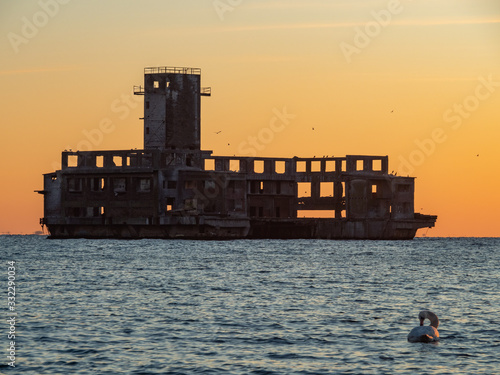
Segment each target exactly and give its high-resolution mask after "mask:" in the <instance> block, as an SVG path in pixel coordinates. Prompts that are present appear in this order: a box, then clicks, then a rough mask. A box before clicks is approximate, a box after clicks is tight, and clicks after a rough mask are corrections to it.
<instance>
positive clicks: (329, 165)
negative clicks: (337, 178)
mask: <svg viewBox="0 0 500 375" xmlns="http://www.w3.org/2000/svg"><path fill="white" fill-rule="evenodd" d="M325 172H335V160H327V161H326V166H325Z"/></svg>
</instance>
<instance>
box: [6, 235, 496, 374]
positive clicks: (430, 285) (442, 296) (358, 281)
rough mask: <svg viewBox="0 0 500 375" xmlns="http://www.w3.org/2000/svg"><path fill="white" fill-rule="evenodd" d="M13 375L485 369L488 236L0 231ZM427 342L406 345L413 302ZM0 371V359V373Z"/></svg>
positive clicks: (491, 258)
mask: <svg viewBox="0 0 500 375" xmlns="http://www.w3.org/2000/svg"><path fill="white" fill-rule="evenodd" d="M0 245H1V246H2V248H5V249H7V257H8V259H12V260H15V261H16V262H17V263H16V264H17V275H16V276H17V278H18V280H17V281H18V283H19V284H18V285H19V294H18V296H16V297H17V299H16V303H18V305H16V306H17V308H18V313H19V316H20V319H19V326H18V331H19V332H18V336H19V339H18V347H17V350H18V353H17V360H16V361H17V365H18V368H19V369H20V371H22V373H23V374H28V375H30V374H66V373H71V374H93V373H99V374H117V373H128V374H236V375H238V374H336V373H343V374H360V373H370V374H394V373H398V374H404V373H406V374H412V373H416V372H422V369H425V372H426V373H428V374H447V373H449V374H451V373H453V374H457V373H459V374H460V373H462V374H471V373H474V374H492V373H495V371H497V369H498V367H500V363H499V362H500V360H499V359H498V358H497V357H498V349H499V347H500V340H499V339H498V337H500V323H499V322H500V312H499V309H498V307H499V306H500V297H499V294H498V288H499V286H500V285H499V281H498V280H500V278H499V276H500V274H499V273H500V271H499V270H498V264H500V246H499V245H500V240H498V239H431V238H428V239H416V240H415V241H378V242H373V241H321V240H311V241H249V240H242V241H212V242H202V241H161V240H141V241H95V240H74V241H73V240H71V241H69V240H68V241H61V240H51V241H49V240H45V239H44V238H42V237H38V236H0ZM424 308H428V309H432V310H434V311H435V312H436V313H438V315H439V317H440V321H441V324H440V327H439V329H440V334H441V340H440V342H439V343H436V344H432V345H429V344H410V343H408V342H407V341H406V335H407V334H408V332H409V330H410V329H411V328H413V327H414V326H415V325H418V319H417V314H418V311H419V310H420V309H424ZM4 370H5V371H8V370H7V367H6V366H5V364H4V363H1V364H0V371H4Z"/></svg>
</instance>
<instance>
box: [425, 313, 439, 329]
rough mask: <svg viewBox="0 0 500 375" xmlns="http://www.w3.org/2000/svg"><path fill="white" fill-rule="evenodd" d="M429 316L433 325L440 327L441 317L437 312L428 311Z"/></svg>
mask: <svg viewBox="0 0 500 375" xmlns="http://www.w3.org/2000/svg"><path fill="white" fill-rule="evenodd" d="M427 318H429V320H430V321H431V326H432V327H434V328H436V329H437V327H439V319H438V317H437V315H436V314H434V313H431V312H428V313H427Z"/></svg>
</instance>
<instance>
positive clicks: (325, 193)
mask: <svg viewBox="0 0 500 375" xmlns="http://www.w3.org/2000/svg"><path fill="white" fill-rule="evenodd" d="M319 194H320V197H333V182H321V184H320V192H319Z"/></svg>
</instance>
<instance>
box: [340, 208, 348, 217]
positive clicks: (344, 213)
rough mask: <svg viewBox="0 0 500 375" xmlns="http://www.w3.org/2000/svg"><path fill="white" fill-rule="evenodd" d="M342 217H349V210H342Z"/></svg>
mask: <svg viewBox="0 0 500 375" xmlns="http://www.w3.org/2000/svg"><path fill="white" fill-rule="evenodd" d="M340 217H341V218H342V219H345V218H346V217H347V211H346V210H342V211H341V213H340Z"/></svg>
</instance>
